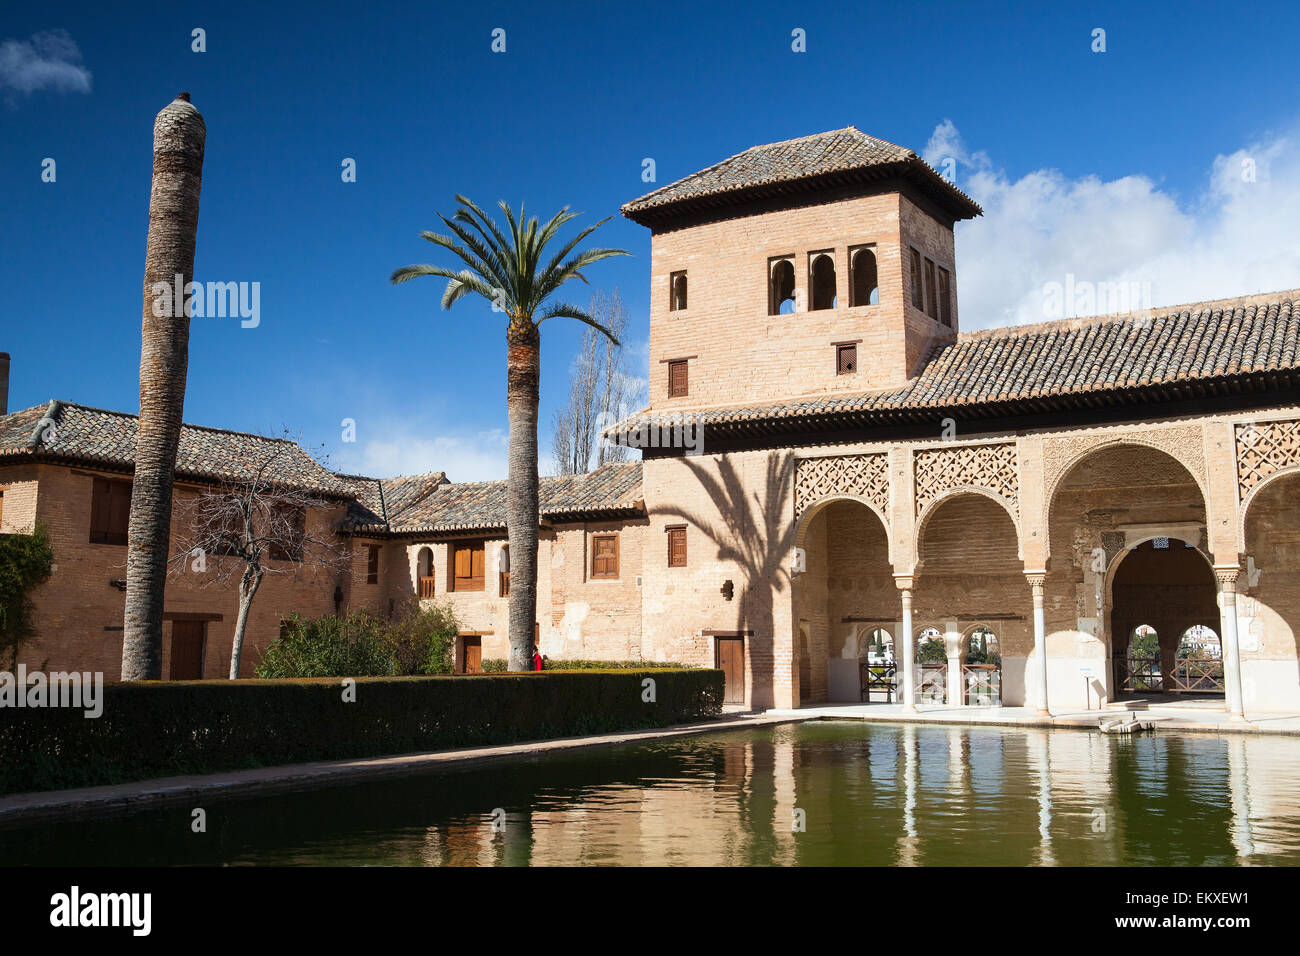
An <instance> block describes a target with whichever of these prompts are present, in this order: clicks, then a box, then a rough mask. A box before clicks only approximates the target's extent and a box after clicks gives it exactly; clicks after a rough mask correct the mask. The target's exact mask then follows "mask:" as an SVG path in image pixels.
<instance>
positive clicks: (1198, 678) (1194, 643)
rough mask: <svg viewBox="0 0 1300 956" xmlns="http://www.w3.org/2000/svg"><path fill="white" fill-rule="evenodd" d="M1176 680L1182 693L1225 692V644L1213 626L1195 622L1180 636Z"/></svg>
mask: <svg viewBox="0 0 1300 956" xmlns="http://www.w3.org/2000/svg"><path fill="white" fill-rule="evenodd" d="M1173 680H1174V685H1175V686H1176V687H1178V689H1179V691H1180V692H1181V693H1185V694H1222V693H1224V680H1223V645H1222V644H1221V643H1220V642H1219V635H1218V634H1216V633H1215V632H1214V630H1213V629H1212V628H1209V627H1206V626H1205V625H1204V624H1193V625H1192V626H1191V627H1189V628H1188V629H1187V630H1185V631H1183V633H1182V634H1181V635H1180V636H1179V638H1178V650H1177V651H1176V652H1175V654H1174V673H1173Z"/></svg>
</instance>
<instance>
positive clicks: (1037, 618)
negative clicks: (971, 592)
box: [1025, 571, 1052, 717]
mask: <svg viewBox="0 0 1300 956" xmlns="http://www.w3.org/2000/svg"><path fill="white" fill-rule="evenodd" d="M1025 577H1026V578H1027V579H1028V581H1029V589H1030V590H1031V591H1032V592H1033V595H1034V659H1035V663H1036V664H1037V665H1038V669H1037V672H1036V673H1035V675H1034V678H1035V684H1036V686H1037V688H1038V716H1039V717H1050V716H1052V714H1051V711H1049V710H1048V709H1047V615H1046V613H1045V612H1044V610H1043V582H1044V581H1045V580H1047V574H1046V573H1045V572H1042V571H1037V572H1028V571H1027V572H1025Z"/></svg>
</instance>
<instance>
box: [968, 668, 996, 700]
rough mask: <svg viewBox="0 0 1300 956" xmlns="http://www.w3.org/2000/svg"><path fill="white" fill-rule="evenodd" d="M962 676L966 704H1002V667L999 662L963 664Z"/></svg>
mask: <svg viewBox="0 0 1300 956" xmlns="http://www.w3.org/2000/svg"><path fill="white" fill-rule="evenodd" d="M961 676H962V683H963V684H964V685H965V687H966V700H965V703H966V706H968V707H1001V706H1002V668H1001V667H999V666H998V665H997V664H963V665H962V667H961Z"/></svg>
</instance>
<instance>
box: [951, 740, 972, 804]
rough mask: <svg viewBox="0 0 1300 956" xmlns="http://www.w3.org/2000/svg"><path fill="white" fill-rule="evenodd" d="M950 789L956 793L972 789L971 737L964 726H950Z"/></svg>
mask: <svg viewBox="0 0 1300 956" xmlns="http://www.w3.org/2000/svg"><path fill="white" fill-rule="evenodd" d="M948 789H949V791H950V792H951V793H954V794H957V793H965V792H966V791H967V790H969V789H970V752H969V738H968V737H967V736H966V730H965V729H964V728H962V727H949V728H948Z"/></svg>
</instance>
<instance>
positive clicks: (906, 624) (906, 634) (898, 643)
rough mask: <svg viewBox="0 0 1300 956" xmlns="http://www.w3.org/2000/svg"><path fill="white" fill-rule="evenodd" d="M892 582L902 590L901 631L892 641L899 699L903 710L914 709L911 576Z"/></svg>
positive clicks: (914, 659)
mask: <svg viewBox="0 0 1300 956" xmlns="http://www.w3.org/2000/svg"><path fill="white" fill-rule="evenodd" d="M894 583H895V584H897V585H898V590H899V591H900V592H902V597H903V627H902V630H903V633H902V634H900V635H898V637H897V638H896V639H895V641H894V645H895V647H897V649H898V655H897V656H898V680H899V682H900V683H901V684H902V693H901V694H900V695H899V700H901V701H902V702H903V710H905V711H909V712H911V711H915V710H916V648H915V647H914V646H913V645H914V644H915V638H914V637H913V635H912V578H911V577H910V576H906V575H904V576H897V577H895V578H894Z"/></svg>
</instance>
